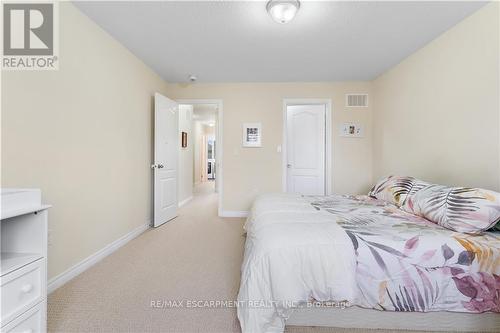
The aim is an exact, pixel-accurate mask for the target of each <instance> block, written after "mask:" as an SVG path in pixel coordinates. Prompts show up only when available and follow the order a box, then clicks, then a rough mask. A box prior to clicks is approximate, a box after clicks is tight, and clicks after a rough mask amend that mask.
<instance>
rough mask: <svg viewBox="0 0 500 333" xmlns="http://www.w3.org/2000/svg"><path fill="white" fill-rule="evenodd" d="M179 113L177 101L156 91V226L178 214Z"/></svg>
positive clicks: (154, 222) (154, 166)
mask: <svg viewBox="0 0 500 333" xmlns="http://www.w3.org/2000/svg"><path fill="white" fill-rule="evenodd" d="M178 112H179V106H178V104H177V103H176V102H174V101H172V100H170V99H168V98H167V97H165V96H163V95H161V94H158V93H155V134H154V164H153V165H152V166H151V167H152V168H153V170H154V214H153V215H154V217H153V226H154V227H158V226H160V225H162V224H163V223H165V222H167V221H169V220H171V219H173V218H174V217H176V216H177V160H178V154H179V145H178V143H179V142H178V141H179V137H178V134H179V116H178Z"/></svg>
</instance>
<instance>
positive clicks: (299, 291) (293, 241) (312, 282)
mask: <svg viewBox="0 0 500 333" xmlns="http://www.w3.org/2000/svg"><path fill="white" fill-rule="evenodd" d="M245 230H246V231H247V240H246V245H245V258H244V262H243V265H242V278H241V285H240V291H239V295H238V301H239V307H238V318H239V320H240V324H241V328H242V332H243V333H248V332H283V330H284V327H285V320H286V319H287V318H288V316H289V315H290V313H291V311H293V308H294V307H295V306H296V305H297V304H302V303H305V302H307V301H310V300H311V299H314V300H316V301H339V302H341V301H342V302H343V301H347V302H353V301H354V300H355V297H356V293H357V292H356V288H357V287H356V283H355V276H354V275H355V267H356V263H355V255H354V248H353V245H352V242H351V241H350V239H349V237H348V236H347V234H346V233H345V232H344V231H343V229H342V228H341V227H340V226H339V225H338V224H337V223H336V222H335V216H334V215H332V214H330V213H327V212H324V211H318V210H316V209H315V208H314V207H313V206H311V204H310V202H309V201H306V200H305V199H303V198H302V197H300V196H298V195H291V194H268V195H262V196H260V197H259V198H258V199H257V200H256V201H255V203H254V205H253V208H252V211H251V213H250V216H249V217H248V219H247V222H246V224H245ZM270 301H271V302H270Z"/></svg>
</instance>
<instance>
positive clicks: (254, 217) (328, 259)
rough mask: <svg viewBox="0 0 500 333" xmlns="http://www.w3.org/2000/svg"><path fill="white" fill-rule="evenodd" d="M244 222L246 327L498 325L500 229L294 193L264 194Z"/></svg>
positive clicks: (365, 201)
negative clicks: (452, 225)
mask: <svg viewBox="0 0 500 333" xmlns="http://www.w3.org/2000/svg"><path fill="white" fill-rule="evenodd" d="M245 230H246V235H247V238H246V244H245V256H244V261H243V264H242V275H241V284H240V291H239V294H238V304H239V306H238V318H239V320H240V324H241V327H242V331H243V332H244V333H246V332H283V331H284V327H285V325H286V324H294V325H326V326H337V327H360V328H363V327H372V328H375V327H378V328H400V329H401V328H406V329H429V327H431V328H433V329H436V330H439V329H442V328H441V326H440V321H444V323H445V324H444V325H442V326H443V327H444V328H446V327H448V329H450V328H454V329H457V330H458V329H465V330H467V328H472V330H476V331H479V330H483V331H488V330H490V331H499V330H500V315H499V314H498V313H499V312H500V233H499V232H493V231H491V232H490V231H487V232H484V233H481V234H478V235H470V234H465V233H461V232H455V231H452V230H449V229H447V228H444V227H442V226H440V225H438V224H436V223H432V222H430V221H429V220H427V219H425V218H423V217H420V216H417V215H414V214H410V213H407V212H405V211H403V210H402V209H400V207H398V206H397V205H394V204H392V203H389V202H387V201H384V200H379V199H375V198H373V197H370V196H366V195H360V196H343V195H332V196H302V195H294V194H266V195H262V196H260V197H258V198H257V199H256V200H255V202H254V204H253V207H252V210H251V212H250V214H249V217H248V219H247V222H246V224H245ZM377 310H378V311H377ZM464 313H467V315H464ZM470 314H473V315H470ZM398 315H400V316H399V317H397V316H398ZM388 316H389V317H388ZM408 316H410V317H408ZM422 316H424V317H422ZM425 316H427V317H425ZM354 318H356V321H355V322H353V321H352V320H353V319H354ZM384 318H387V319H384ZM422 318H428V319H431V320H432V321H431V322H429V321H427V322H426V323H422V322H423V321H422ZM287 320H288V321H287ZM412 321H414V322H415V323H420V325H418V324H416V325H411V322H412ZM454 323H455V324H458V325H459V326H453V324H454ZM370 325H371V326H370ZM374 325H376V326H374ZM384 325H385V326H384ZM450 325H451V326H450ZM478 325H479V326H478ZM479 328H480V329H479ZM469 330H470V329H469Z"/></svg>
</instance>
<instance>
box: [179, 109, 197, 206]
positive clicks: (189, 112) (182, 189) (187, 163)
mask: <svg viewBox="0 0 500 333" xmlns="http://www.w3.org/2000/svg"><path fill="white" fill-rule="evenodd" d="M192 126H193V106H192V105H182V104H181V105H179V180H178V200H179V202H180V203H182V202H183V201H185V200H187V199H189V198H191V197H192V196H193V185H194V179H193V167H194V153H193V150H194V146H195V141H194V135H193V130H192ZM182 132H186V133H187V147H186V148H182V147H181V144H180V142H181V133H182Z"/></svg>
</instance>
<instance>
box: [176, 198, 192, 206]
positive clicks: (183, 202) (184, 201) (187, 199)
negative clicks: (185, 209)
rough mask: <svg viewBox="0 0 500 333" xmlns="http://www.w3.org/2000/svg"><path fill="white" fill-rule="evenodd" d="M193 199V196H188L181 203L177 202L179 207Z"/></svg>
mask: <svg viewBox="0 0 500 333" xmlns="http://www.w3.org/2000/svg"><path fill="white" fill-rule="evenodd" d="M192 199H193V196H190V197H189V198H186V199H184V200H182V201H179V203H178V204H177V205H178V206H179V207H182V206H184V205H185V204H187V203H188V202H189V201H191V200H192Z"/></svg>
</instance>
